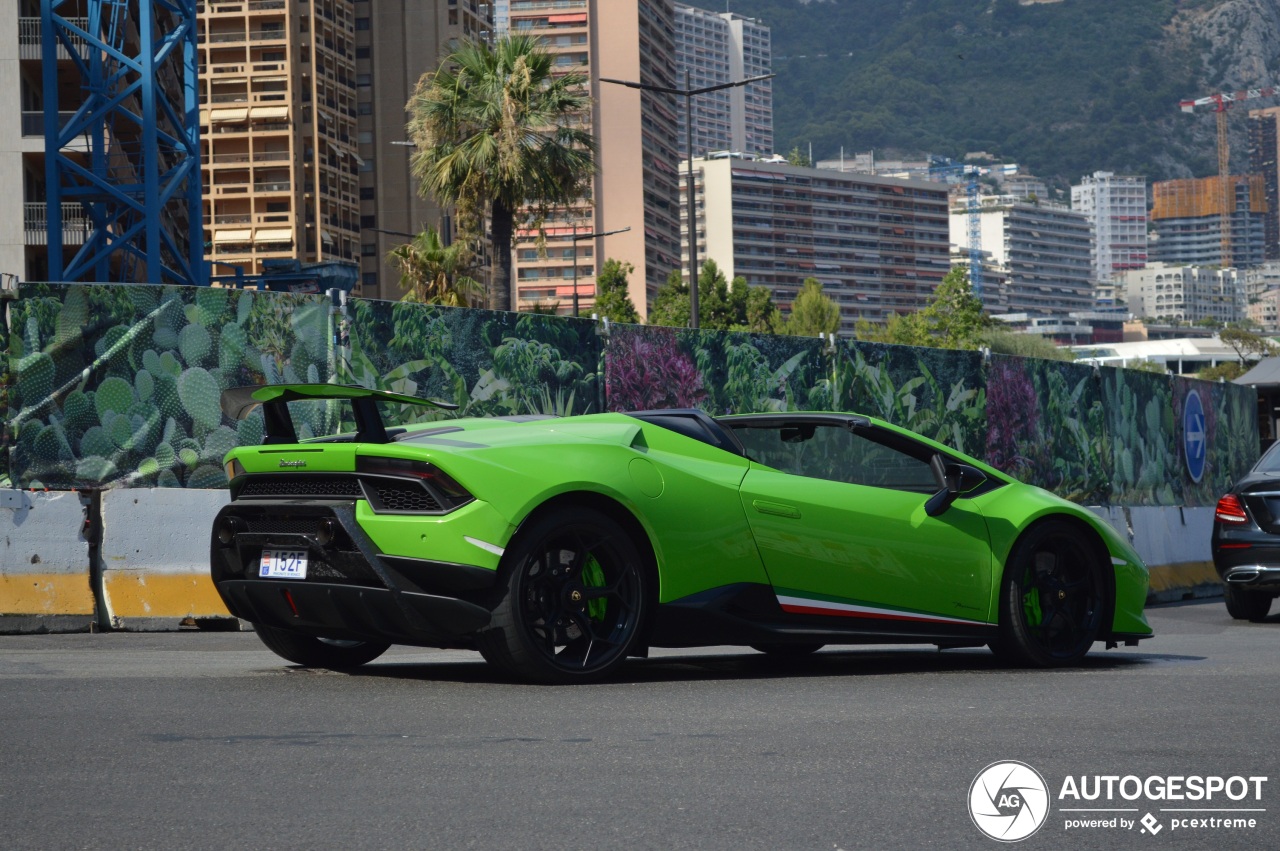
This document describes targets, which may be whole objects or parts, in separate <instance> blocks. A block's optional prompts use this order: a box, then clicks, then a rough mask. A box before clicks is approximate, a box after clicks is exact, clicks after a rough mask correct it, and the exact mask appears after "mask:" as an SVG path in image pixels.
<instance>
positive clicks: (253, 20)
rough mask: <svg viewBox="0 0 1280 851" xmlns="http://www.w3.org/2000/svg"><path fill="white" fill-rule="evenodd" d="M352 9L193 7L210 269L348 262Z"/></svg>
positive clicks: (217, 2)
mask: <svg viewBox="0 0 1280 851" xmlns="http://www.w3.org/2000/svg"><path fill="white" fill-rule="evenodd" d="M354 6H355V4H354V3H353V2H352V0H297V2H282V0H206V2H204V4H203V5H202V6H201V8H200V12H199V16H198V20H199V27H200V47H199V60H200V104H201V108H200V123H201V129H202V134H201V145H202V148H203V151H204V156H203V158H202V159H203V176H204V199H205V200H204V213H205V217H204V220H205V232H206V234H207V235H208V239H207V240H206V243H207V244H208V245H209V246H210V248H209V255H208V257H209V260H210V261H211V262H212V263H213V266H214V268H213V273H214V274H215V275H220V274H228V273H230V272H232V271H234V270H237V269H238V270H241V271H243V273H244V274H246V275H254V274H259V273H261V272H262V271H263V269H264V264H269V263H270V261H272V260H284V259H297V260H302V261H304V262H318V261H338V262H344V263H350V264H353V265H354V264H355V263H356V261H357V259H358V257H359V231H360V221H359V217H360V207H359V189H358V183H357V175H358V157H357V153H356V77H355V45H354V40H355V8H354Z"/></svg>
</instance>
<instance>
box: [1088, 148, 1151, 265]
mask: <svg viewBox="0 0 1280 851" xmlns="http://www.w3.org/2000/svg"><path fill="white" fill-rule="evenodd" d="M1071 209H1073V210H1077V211H1079V212H1081V213H1084V214H1085V215H1086V216H1087V217H1088V218H1089V221H1090V222H1091V223H1092V224H1093V233H1094V247H1093V274H1094V279H1095V280H1097V281H1100V282H1111V281H1112V280H1114V277H1115V275H1116V273H1118V272H1127V271H1128V270H1130V269H1141V268H1142V267H1144V266H1146V265H1147V180H1146V178H1144V177H1126V176H1124V175H1116V174H1113V173H1112V172H1109V171H1095V172H1094V173H1093V174H1092V175H1089V176H1088V177H1085V178H1084V179H1083V180H1082V181H1081V183H1080V185H1079V186H1072V187H1071Z"/></svg>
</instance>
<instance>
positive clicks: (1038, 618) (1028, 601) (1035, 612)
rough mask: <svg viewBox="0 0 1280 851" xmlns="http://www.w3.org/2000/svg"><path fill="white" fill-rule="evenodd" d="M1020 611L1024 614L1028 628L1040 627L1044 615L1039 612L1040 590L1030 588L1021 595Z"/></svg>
mask: <svg viewBox="0 0 1280 851" xmlns="http://www.w3.org/2000/svg"><path fill="white" fill-rule="evenodd" d="M1022 611H1023V612H1025V613H1026V616H1027V624H1028V625H1029V626H1040V625H1041V624H1042V623H1043V622H1044V613H1043V612H1042V611H1040V589H1039V588H1032V589H1031V590H1030V591H1028V592H1027V593H1025V594H1023V595H1022Z"/></svg>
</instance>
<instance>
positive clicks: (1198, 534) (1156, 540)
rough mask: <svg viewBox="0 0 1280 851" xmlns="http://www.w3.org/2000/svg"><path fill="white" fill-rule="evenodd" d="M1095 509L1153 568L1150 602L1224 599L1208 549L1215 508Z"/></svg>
mask: <svg viewBox="0 0 1280 851" xmlns="http://www.w3.org/2000/svg"><path fill="white" fill-rule="evenodd" d="M1093 511H1094V512H1095V513H1097V514H1098V515H1099V516H1101V517H1103V518H1104V519H1106V520H1107V522H1109V523H1110V524H1111V525H1112V527H1113V528H1114V529H1115V530H1116V531H1118V532H1119V533H1120V534H1122V535H1124V536H1125V538H1127V539H1128V541H1129V543H1131V544H1133V548H1134V549H1136V550H1137V551H1138V555H1140V556H1142V560H1143V561H1145V562H1146V563H1147V567H1148V568H1150V569H1151V591H1150V593H1149V594H1148V597H1147V599H1148V601H1150V602H1159V603H1168V602H1173V601H1175V600H1189V599H1192V598H1194V597H1217V596H1221V595H1222V583H1221V582H1219V581H1218V573H1217V571H1215V570H1214V569H1213V552H1212V550H1211V549H1210V547H1209V537H1210V535H1211V533H1212V532H1213V509H1212V508H1208V507H1202V508H1181V507H1177V506H1143V507H1135V508H1123V507H1110V508H1094V509H1093Z"/></svg>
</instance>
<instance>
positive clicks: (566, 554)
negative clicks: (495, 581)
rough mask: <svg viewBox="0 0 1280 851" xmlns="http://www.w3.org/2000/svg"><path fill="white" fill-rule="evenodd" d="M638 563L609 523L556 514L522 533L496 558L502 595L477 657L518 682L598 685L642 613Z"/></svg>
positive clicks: (632, 640)
mask: <svg viewBox="0 0 1280 851" xmlns="http://www.w3.org/2000/svg"><path fill="white" fill-rule="evenodd" d="M647 568H648V565H647V563H646V560H645V558H644V557H643V556H642V555H641V554H640V553H639V552H638V551H637V548H636V545H635V542H634V541H632V539H631V537H630V535H628V533H627V532H626V530H625V529H623V528H622V526H620V525H619V524H618V523H616V522H615V521H614V520H613V519H611V518H610V517H608V516H607V515H605V514H602V513H600V512H598V511H594V510H591V509H584V508H583V509H580V508H575V509H567V508H566V509H556V510H553V511H551V512H549V513H547V514H546V515H544V516H543V517H541V518H539V519H537V520H535V521H534V522H533V523H532V525H530V526H529V527H528V528H527V529H525V530H522V531H521V533H520V534H519V536H518V539H517V540H516V541H515V542H513V546H512V547H509V548H508V550H507V552H506V554H505V555H504V557H503V562H502V568H501V569H502V570H503V572H504V574H505V581H506V595H505V596H504V598H503V599H502V602H501V603H499V605H498V606H497V608H495V609H494V612H493V617H492V619H491V621H490V626H489V627H488V628H487V629H486V630H485V631H484V632H482V633H481V634H480V636H479V645H480V652H481V653H482V654H483V655H484V658H485V659H486V660H487V661H488V662H489V663H491V664H493V665H495V666H497V667H499V668H501V669H503V670H504V671H506V672H508V673H510V674H514V675H515V676H517V677H520V678H523V679H527V680H532V681H535V682H545V683H568V682H580V681H586V680H592V679H597V678H599V677H602V676H604V675H605V674H607V673H609V672H610V671H612V670H614V669H615V668H616V667H618V666H619V665H621V664H622V662H623V660H625V659H626V657H627V655H628V654H629V653H630V651H631V650H632V649H633V648H634V647H636V645H637V641H638V639H639V637H640V634H641V631H642V626H643V624H644V622H645V618H646V617H647V615H648V608H649V601H648V596H649V587H650V582H649V575H648V570H647Z"/></svg>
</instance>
